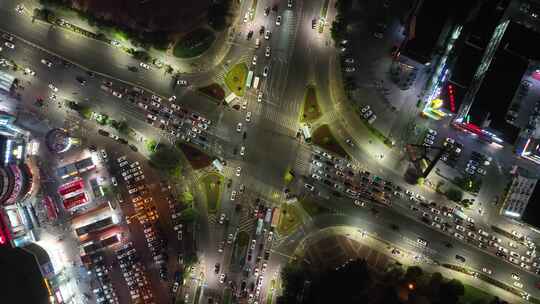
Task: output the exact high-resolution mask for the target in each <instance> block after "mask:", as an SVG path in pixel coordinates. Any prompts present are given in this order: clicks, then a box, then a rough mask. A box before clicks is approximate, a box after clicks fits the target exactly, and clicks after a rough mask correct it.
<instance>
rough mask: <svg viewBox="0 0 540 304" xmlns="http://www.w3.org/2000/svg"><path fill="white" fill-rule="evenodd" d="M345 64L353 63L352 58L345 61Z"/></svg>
mask: <svg viewBox="0 0 540 304" xmlns="http://www.w3.org/2000/svg"><path fill="white" fill-rule="evenodd" d="M345 63H354V58H347V59H345Z"/></svg>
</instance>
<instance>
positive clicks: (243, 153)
mask: <svg viewBox="0 0 540 304" xmlns="http://www.w3.org/2000/svg"><path fill="white" fill-rule="evenodd" d="M245 154H246V147H245V146H241V147H240V155H241V156H244V155H245Z"/></svg>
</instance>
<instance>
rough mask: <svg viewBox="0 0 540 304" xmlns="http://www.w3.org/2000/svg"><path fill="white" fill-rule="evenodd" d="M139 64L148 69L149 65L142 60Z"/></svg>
mask: <svg viewBox="0 0 540 304" xmlns="http://www.w3.org/2000/svg"><path fill="white" fill-rule="evenodd" d="M139 66H140V67H141V68H143V69H145V70H149V69H150V66H149V65H148V64H146V63H144V62H141V63H139Z"/></svg>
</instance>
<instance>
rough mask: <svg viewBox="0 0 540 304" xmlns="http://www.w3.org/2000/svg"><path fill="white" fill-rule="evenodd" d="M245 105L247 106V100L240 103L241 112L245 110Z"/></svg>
mask: <svg viewBox="0 0 540 304" xmlns="http://www.w3.org/2000/svg"><path fill="white" fill-rule="evenodd" d="M247 105H248V102H247V100H244V101H243V102H242V110H245V109H247Z"/></svg>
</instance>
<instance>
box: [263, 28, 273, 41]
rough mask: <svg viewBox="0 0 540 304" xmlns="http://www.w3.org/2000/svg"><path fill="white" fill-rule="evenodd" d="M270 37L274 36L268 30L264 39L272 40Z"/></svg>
mask: <svg viewBox="0 0 540 304" xmlns="http://www.w3.org/2000/svg"><path fill="white" fill-rule="evenodd" d="M270 36H272V33H271V32H270V31H269V30H266V32H264V39H266V40H268V39H270Z"/></svg>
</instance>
